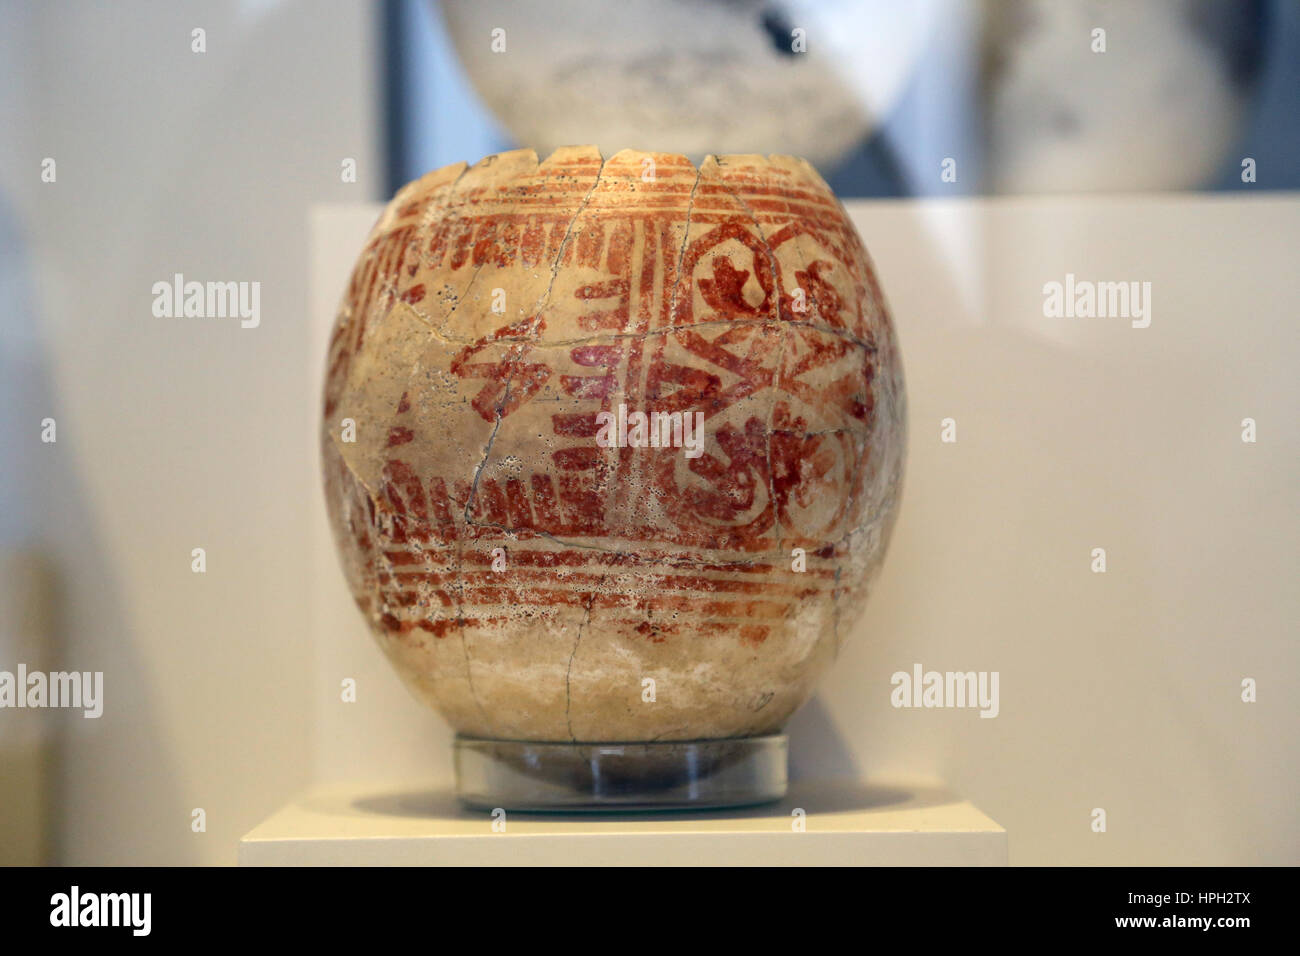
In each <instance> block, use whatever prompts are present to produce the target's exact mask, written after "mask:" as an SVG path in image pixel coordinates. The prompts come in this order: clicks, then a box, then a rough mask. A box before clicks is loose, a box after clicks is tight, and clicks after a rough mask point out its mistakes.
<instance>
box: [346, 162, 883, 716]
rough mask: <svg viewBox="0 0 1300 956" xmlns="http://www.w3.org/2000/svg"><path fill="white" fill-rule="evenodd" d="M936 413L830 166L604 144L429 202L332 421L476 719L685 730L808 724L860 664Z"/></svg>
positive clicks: (379, 558)
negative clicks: (832, 688)
mask: <svg viewBox="0 0 1300 956" xmlns="http://www.w3.org/2000/svg"><path fill="white" fill-rule="evenodd" d="M620 406H622V408H623V409H624V411H625V413H626V414H627V416H628V417H630V418H631V419H632V427H631V429H630V438H631V440H630V441H628V442H626V443H623V444H624V445H625V446H624V447H618V445H619V443H618V442H615V443H613V444H612V445H611V444H610V443H609V442H606V441H604V439H605V438H606V437H608V432H609V430H608V429H602V428H601V424H602V421H603V419H601V418H598V416H599V415H600V413H602V412H607V413H612V414H618V410H619V408H620ZM638 412H639V413H643V414H645V415H646V416H647V417H648V416H652V415H658V416H670V415H674V414H680V415H682V416H689V417H690V418H691V420H695V418H696V416H697V415H698V416H699V417H700V420H702V421H703V434H702V446H701V447H700V448H699V449H698V454H697V455H696V454H692V452H691V449H689V448H684V447H653V446H651V447H645V446H643V444H642V443H638V441H637V440H636V439H637V438H638V437H639V436H638V431H637V429H636V427H635V413H638ZM904 420H905V411H904V393H903V382H902V370H901V364H900V361H899V356H898V350H897V344H896V340H895V336H894V331H893V328H892V325H891V322H890V319H889V316H888V312H887V310H886V306H885V302H884V297H883V295H882V293H881V290H880V286H879V284H878V283H877V281H876V278H875V275H874V273H873V271H872V267H871V264H870V261H869V259H868V257H867V254H866V250H865V249H864V248H863V246H862V243H861V240H860V239H859V237H858V235H857V233H856V232H855V231H854V229H853V226H852V225H851V224H850V223H849V221H848V218H847V216H846V215H845V213H844V211H843V208H842V206H841V205H840V204H839V202H838V201H837V200H836V199H835V197H834V196H833V195H832V194H831V192H830V190H829V189H828V188H827V186H826V185H825V183H824V182H823V181H822V180H821V178H820V177H819V176H818V175H817V173H816V172H815V171H814V170H813V168H812V167H811V166H809V165H808V164H807V163H805V162H803V161H802V160H798V159H795V158H793V157H783V156H773V157H761V156H724V157H718V158H714V157H709V158H708V159H706V160H705V161H704V163H703V164H702V165H701V166H700V167H699V168H698V169H697V168H696V167H695V166H694V165H692V164H691V163H690V162H689V161H688V160H686V159H685V158H683V157H681V156H676V155H671V154H661V153H642V152H634V151H630V150H625V151H623V152H620V153H617V154H615V155H614V156H612V157H610V158H609V159H607V160H605V159H602V157H601V156H600V154H599V153H598V152H597V151H596V150H595V149H594V148H591V147H576V148H567V149H562V150H558V151H557V152H556V153H554V154H552V155H551V156H550V157H549V158H548V159H546V160H545V161H544V162H541V163H539V162H538V159H537V156H536V155H535V154H534V153H533V152H532V151H531V150H516V151H513V152H509V153H502V154H499V155H497V156H490V157H488V158H486V159H484V160H483V161H481V162H480V163H478V164H477V165H475V166H472V167H466V166H465V165H464V164H461V165H458V166H452V167H447V168H445V169H441V170H437V171H436V172H432V173H430V174H428V175H427V176H425V177H423V178H422V179H420V180H417V181H416V182H414V183H411V184H409V185H407V186H406V187H404V188H403V189H402V190H401V191H400V192H399V193H398V195H397V196H396V197H395V198H394V199H393V201H392V203H390V204H389V206H388V207H387V209H386V210H385V211H384V214H383V215H382V216H381V218H380V220H379V222H378V223H377V224H376V225H375V228H374V230H373V231H372V233H371V236H370V238H369V240H368V241H367V244H366V246H365V248H364V250H363V251H362V253H361V256H360V258H359V260H358V262H357V265H356V268H355V271H354V273H353V276H352V279H351V282H350V284H349V288H348V290H347V292H346V293H345V295H344V299H343V302H342V305H341V308H340V312H339V317H338V321H337V324H336V327H335V331H334V335H333V338H332V341H331V346H330V351H329V358H328V369H327V378H326V388H325V400H324V414H323V418H322V432H321V437H322V450H323V459H324V474H325V487H326V496H327V501H328V505H329V510H330V514H331V520H332V522H333V525H334V531H335V535H336V539H337V541H338V544H339V550H340V554H341V557H342V561H343V565H344V569H345V572H346V575H347V578H348V581H349V584H350V586H351V589H352V593H353V595H354V597H355V599H356V602H357V604H358V606H359V607H360V608H361V610H362V612H363V613H364V614H365V616H366V618H367V620H368V621H369V623H370V625H371V628H372V630H373V632H374V634H375V636H376V638H377V640H378V642H379V644H380V646H381V648H382V649H383V650H384V652H385V653H386V654H387V656H388V658H389V659H390V660H391V661H392V662H393V664H394V666H395V667H396V668H397V670H398V672H399V673H400V674H401V676H402V677H403V679H404V680H405V681H406V683H407V684H408V685H409V686H410V687H411V688H412V690H413V691H414V692H415V693H416V695H417V696H419V697H420V698H422V699H424V700H426V701H427V702H428V703H430V704H431V705H433V706H434V707H436V708H437V709H438V710H439V711H440V712H441V713H442V714H443V716H444V717H445V718H446V719H447V720H448V721H449V722H450V723H451V724H452V725H453V726H454V727H455V728H456V729H457V730H459V731H461V732H463V733H468V734H473V735H477V736H488V737H505V738H522V739H534V740H580V741H595V740H627V741H630V740H656V739H658V740H685V739H694V738H705V737H726V736H739V735H750V734H757V733H765V732H769V731H773V730H776V729H779V728H780V727H781V726H782V725H783V724H784V723H785V721H786V719H787V718H788V717H789V716H790V714H791V713H792V712H793V711H794V710H795V709H796V708H797V707H798V706H799V705H800V704H802V703H803V702H804V701H805V700H806V699H807V698H808V696H809V695H810V694H811V693H812V690H813V686H814V682H815V681H816V679H817V676H818V674H819V673H821V672H822V671H823V670H824V669H825V668H826V667H828V666H830V665H831V663H832V662H833V661H834V659H835V656H836V653H837V650H838V646H839V642H840V640H841V639H842V637H843V635H844V634H846V633H847V631H848V628H849V627H850V625H851V624H852V622H853V620H854V618H855V616H856V614H857V612H858V611H859V610H860V609H861V606H862V602H863V601H864V600H865V598H866V594H867V590H868V585H869V583H870V581H871V579H872V577H873V575H874V572H875V571H876V569H877V568H878V566H879V564H880V562H881V560H882V559H883V556H884V551H885V547H886V545H887V543H888V538H889V532H890V529H891V527H892V524H893V519H894V514H895V508H896V504H897V498H898V494H899V490H900V481H901V472H902V464H903V455H904V444H905V434H904ZM614 431H615V432H617V428H615V429H614ZM669 437H674V436H672V435H671V433H669ZM671 444H672V443H671V442H670V445H671ZM678 444H680V443H678ZM801 556H802V558H801Z"/></svg>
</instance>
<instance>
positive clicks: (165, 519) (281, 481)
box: [0, 2, 382, 863]
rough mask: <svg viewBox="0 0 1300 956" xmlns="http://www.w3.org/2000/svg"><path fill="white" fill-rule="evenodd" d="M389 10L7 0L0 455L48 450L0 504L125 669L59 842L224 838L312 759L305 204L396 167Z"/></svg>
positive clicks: (71, 780)
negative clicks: (10, 286) (253, 299)
mask: <svg viewBox="0 0 1300 956" xmlns="http://www.w3.org/2000/svg"><path fill="white" fill-rule="evenodd" d="M377 15H378V14H377V10H376V9H374V8H373V7H371V6H370V5H367V4H354V3H344V2H325V3H306V2H295V3H265V2H262V3H259V2H244V3H233V2H232V3H212V4H204V5H201V6H198V5H189V4H165V3H130V2H128V3H111V4H107V3H57V4H54V3H49V4H45V3H42V4H36V3H32V4H28V3H8V4H4V5H3V6H0V45H2V48H0V108H2V109H3V113H2V114H0V130H2V131H3V132H0V136H3V138H4V149H3V150H2V151H0V202H2V203H3V204H4V206H5V207H7V211H8V213H9V215H10V216H11V217H12V220H13V222H15V223H16V229H17V231H18V233H19V235H20V236H21V239H22V242H23V248H22V249H21V251H20V252H16V251H15V250H14V249H13V247H12V246H7V247H6V249H5V259H6V264H7V265H8V264H9V263H12V262H14V261H16V257H17V256H19V255H21V257H22V261H23V262H24V263H25V265H24V266H23V267H22V274H24V275H25V276H26V282H25V283H24V284H25V285H26V288H27V291H28V292H29V298H28V300H27V301H26V302H19V303H15V302H14V301H13V299H9V300H8V301H7V302H6V309H5V314H3V316H0V347H2V349H3V352H4V354H5V355H6V369H9V368H14V369H20V370H22V375H23V382H24V384H23V385H22V386H21V388H19V389H13V390H12V391H11V390H10V389H8V388H7V389H6V392H5V397H6V399H7V400H8V401H9V402H11V406H10V407H11V408H14V407H19V408H21V412H14V413H13V414H11V415H7V416H6V421H15V422H18V423H19V426H20V427H19V426H15V428H14V432H15V436H14V437H13V438H12V440H8V441H7V442H6V446H5V447H4V448H3V449H2V450H0V455H3V456H5V457H6V458H8V459H9V460H10V461H11V462H13V463H15V467H14V469H13V470H14V471H15V472H18V473H20V474H22V475H24V476H26V477H27V478H28V479H30V482H29V485H28V488H27V490H25V491H23V492H22V500H18V497H17V496H15V495H14V494H13V493H12V492H10V491H7V492H6V493H5V497H4V498H3V504H4V508H5V510H6V512H7V513H8V514H15V513H21V514H23V515H26V516H27V520H25V521H23V522H17V521H13V522H6V527H10V528H11V532H10V537H11V538H18V537H20V536H34V537H35V538H36V539H37V541H38V543H39V544H40V546H41V547H42V548H43V549H44V550H46V551H47V552H49V553H50V555H51V558H52V560H53V563H54V564H55V566H56V568H57V570H58V572H59V587H60V588H61V600H60V624H59V631H60V634H61V641H62V647H61V648H59V656H60V659H61V661H62V664H63V666H64V667H67V668H75V669H78V670H102V671H104V673H105V683H106V709H105V714H104V716H103V717H102V718H101V719H99V720H98V721H94V720H84V719H62V718H63V717H66V715H60V718H61V719H60V720H59V728H60V730H61V731H62V732H63V736H64V742H63V748H62V753H61V754H60V755H59V758H58V760H57V764H56V766H57V770H56V778H55V791H54V794H53V796H52V799H53V801H54V805H55V810H56V814H57V830H56V833H55V849H56V858H57V859H58V860H60V861H63V862H72V863H110V862H112V863H126V862H129V863H182V862H184V863H189V862H203V863H231V862H233V861H234V858H235V844H236V841H237V840H238V837H239V836H240V835H241V834H242V833H243V832H245V831H246V830H248V829H249V828H250V827H251V826H252V825H253V824H255V823H256V822H257V821H258V820H259V819H260V818H261V817H263V816H264V815H266V814H267V813H269V812H270V811H271V810H272V809H274V808H275V807H276V806H277V805H278V804H280V803H281V802H282V801H283V800H285V799H287V798H288V796H289V795H290V794H291V793H292V792H294V791H295V790H297V789H298V788H300V787H301V786H303V785H304V784H305V783H306V782H307V780H308V777H309V775H310V769H309V765H310V752H311V746H312V744H311V735H312V731H311V726H312V719H311V718H312V701H313V696H312V689H313V688H312V682H313V669H312V652H311V643H310V634H309V625H308V620H309V608H308V603H309V594H310V574H309V567H310V560H309V558H308V556H307V553H306V552H305V550H304V542H305V540H306V537H307V529H308V525H307V514H308V511H307V509H308V502H309V500H310V498H311V496H313V495H316V494H318V490H317V488H318V480H317V469H316V445H315V440H314V422H313V421H312V419H311V417H310V413H309V409H308V404H307V402H306V401H305V400H304V396H306V395H307V394H308V393H309V392H310V391H312V390H314V389H315V388H316V374H317V373H316V370H315V369H309V368H308V367H307V363H306V354H307V345H306V341H307V335H308V321H307V320H308V295H309V292H308V207H309V205H310V204H311V203H314V202H319V201H340V200H360V199H368V198H374V197H376V196H378V195H379V191H380V188H381V187H380V185H379V184H380V182H381V181H382V171H381V170H380V168H379V166H378V161H377V156H376V146H377V139H378V136H377V132H376V125H377V124H376V121H375V111H376V109H377V104H378V102H379V96H378V93H377V90H376V88H375V84H376V80H377V70H378V67H377V65H376V64H377V57H376V56H375V55H374V50H375V20H376V18H377ZM195 27H203V28H204V29H206V31H207V52H206V53H204V54H195V53H192V52H191V46H190V44H191V33H190V31H191V30H192V29H193V28H195ZM46 156H50V157H54V158H55V160H56V161H57V174H58V180H57V182H56V183H54V184H45V183H42V182H41V180H40V163H41V160H42V158H43V157H46ZM343 157H354V158H356V159H357V161H358V165H359V170H360V177H359V180H360V181H359V182H358V183H357V184H351V185H347V184H343V183H342V182H340V162H341V160H342V159H343ZM175 272H182V273H184V274H185V275H186V276H187V277H191V278H194V279H199V280H209V279H211V280H235V281H260V282H261V283H262V303H261V305H262V323H261V327H260V328H257V329H241V328H240V327H239V324H238V322H237V321H233V320H204V319H189V320H179V319H176V320H172V319H158V318H154V317H153V315H152V313H151V304H152V294H151V292H150V289H151V286H152V284H153V283H154V282H156V281H159V280H165V279H167V278H168V277H170V276H171V275H172V274H173V273H175ZM15 374H17V373H15ZM11 381H12V380H11ZM11 396H12V397H11ZM46 415H50V416H53V417H55V418H56V419H57V421H58V442H57V444H54V445H42V444H41V443H40V441H39V421H40V419H41V418H42V417H45V416H46ZM6 438H7V439H8V438H9V435H6ZM23 525H25V526H26V527H25V528H24V527H23ZM195 547H203V548H205V549H206V550H207V573H206V574H202V575H199V574H193V573H191V570H190V552H191V549H192V548H195ZM0 666H3V667H10V666H11V662H7V661H6V662H3V663H0ZM3 719H4V717H3V716H2V715H0V720H3ZM0 786H2V785H0ZM2 799H3V798H2V797H0V802H2ZM195 807H202V808H204V809H205V810H206V813H207V832H206V833H202V834H195V833H192V832H191V829H190V820H191V811H192V809H193V808H195Z"/></svg>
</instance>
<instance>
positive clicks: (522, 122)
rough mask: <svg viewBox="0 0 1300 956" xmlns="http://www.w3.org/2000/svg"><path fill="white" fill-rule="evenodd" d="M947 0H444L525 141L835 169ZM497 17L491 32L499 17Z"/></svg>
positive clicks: (504, 114) (487, 87) (880, 108)
mask: <svg viewBox="0 0 1300 956" xmlns="http://www.w3.org/2000/svg"><path fill="white" fill-rule="evenodd" d="M948 3H949V0H918V2H914V3H909V4H896V3H890V2H887V0H822V2H813V0H787V2H781V3H775V2H767V0H728V2H715V0H624V2H620V3H618V4H607V3H597V2H593V0H551V2H548V3H538V4H521V3H511V2H508V0H474V2H468V0H443V2H442V4H441V6H442V10H443V15H444V18H445V20H446V24H447V30H448V33H449V34H450V35H451V37H452V39H453V40H454V42H455V46H456V51H457V53H458V55H459V57H460V60H461V62H462V64H463V65H464V67H465V70H466V72H467V73H468V74H469V76H470V78H471V79H472V81H473V83H474V86H475V88H476V89H477V91H478V92H479V94H480V95H481V96H482V97H483V99H484V101H485V102H486V103H487V105H488V106H489V107H490V108H491V109H492V111H493V112H494V113H495V114H496V115H497V117H498V118H499V119H500V120H501V122H502V123H503V124H504V125H505V126H506V128H507V129H508V130H509V131H510V133H511V134H512V135H513V136H514V137H515V138H516V140H517V141H518V142H519V143H520V144H521V145H526V146H532V147H534V148H535V149H537V150H538V152H539V153H541V154H543V155H545V154H546V153H549V152H550V151H551V150H553V149H555V148H556V147H558V146H565V145H571V144H574V143H596V144H597V145H598V146H599V147H600V149H601V151H602V153H603V154H604V155H606V156H610V155H613V154H614V153H615V152H617V151H618V150H619V149H622V148H624V147H633V148H640V149H648V150H656V151H660V152H671V153H684V154H685V155H687V156H689V157H691V158H692V159H693V160H695V161H697V162H698V161H699V160H701V159H702V158H703V157H704V156H705V155H706V154H709V153H718V154H722V153H790V154H794V155H798V156H802V157H804V158H805V159H807V160H809V161H810V162H812V163H813V164H814V165H815V166H818V167H820V168H822V169H828V168H832V167H833V166H834V165H835V164H836V163H837V162H838V161H839V160H841V159H842V158H843V157H844V155H845V154H846V153H848V152H849V150H851V149H852V148H853V147H854V146H855V145H857V144H858V143H859V142H860V141H862V140H863V139H864V138H865V137H866V136H867V135H868V134H869V133H870V132H871V131H872V130H873V129H875V128H876V126H878V125H879V123H880V121H881V120H882V119H883V118H884V117H886V116H887V115H888V114H889V111H890V110H891V108H892V107H893V106H894V104H895V102H896V101H897V100H898V98H899V96H900V94H901V93H902V91H903V89H904V86H905V84H906V82H907V80H908V78H909V77H910V76H911V74H912V70H913V66H914V65H915V63H916V61H917V60H918V58H919V57H920V55H921V53H922V52H923V49H924V46H925V43H926V41H927V38H928V37H929V35H930V32H931V30H932V28H933V27H934V25H935V22H936V20H937V19H938V17H939V15H940V13H941V11H942V10H943V9H944V8H945V7H946V6H948ZM498 31H499V32H498Z"/></svg>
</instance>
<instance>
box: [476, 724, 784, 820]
mask: <svg viewBox="0 0 1300 956" xmlns="http://www.w3.org/2000/svg"><path fill="white" fill-rule="evenodd" d="M786 755H787V738H786V736H785V734H769V735H767V736H763V737H734V738H727V739H723V740H684V741H653V742H642V743H568V742H544V741H530V740H488V739H484V738H478V737H465V736H460V735H457V737H456V744H455V761H456V795H457V797H459V799H460V801H461V802H462V803H463V804H465V805H466V806H468V807H472V808H474V809H481V810H494V809H497V808H501V809H504V810H523V811H555V812H561V811H574V810H583V811H591V810H597V811H599V810H681V809H701V810H702V809H710V808H722V807H745V806H753V805H756V804H761V803H769V802H771V801H773V800H779V799H781V797H783V796H785V790H786V762H787V756H786Z"/></svg>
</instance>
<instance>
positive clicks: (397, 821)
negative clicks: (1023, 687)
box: [239, 782, 1007, 866]
mask: <svg viewBox="0 0 1300 956" xmlns="http://www.w3.org/2000/svg"><path fill="white" fill-rule="evenodd" d="M800 811H802V813H800ZM498 817H500V814H498ZM503 824H504V827H503V826H502V825H503ZM495 825H496V827H497V829H496V830H494V829H493V826H494V820H493V816H492V815H490V814H487V813H481V812H474V811H470V810H465V809H462V808H461V807H460V806H459V805H458V804H457V802H456V800H455V798H454V796H453V795H452V794H451V793H450V792H448V791H447V790H445V789H435V788H433V787H423V788H422V787H420V786H418V785H410V784H407V785H400V784H399V785H395V786H388V787H384V786H377V785H375V784H349V785H334V786H326V787H320V788H317V789H314V790H312V791H310V792H309V793H307V794H306V795H305V796H304V797H302V798H300V799H298V800H296V801H294V802H293V803H291V804H289V805H288V806H286V807H285V808H283V809H282V810H280V811H279V812H277V813H275V814H273V815H272V816H271V817H270V818H269V819H267V820H265V821H264V822H263V823H261V824H260V825H258V826H257V827H255V828H254V829H253V830H252V831H251V832H250V833H248V834H247V835H246V836H245V837H244V838H243V839H242V840H241V841H240V843H239V862H240V864H241V865H245V866H328V865H376V866H385V865H387V866H421V865H426V866H427V865H450V866H478V865H588V866H674V865H681V866H689V865H701V864H703V865H767V866H772V865H793V866H808V865H826V866H853V865H860V866H949V865H965V866H1004V865H1006V862H1007V834H1006V831H1005V830H1004V829H1002V827H1000V826H999V825H998V824H997V823H995V822H994V821H993V820H991V819H989V818H988V817H987V816H985V815H984V814H983V813H981V812H980V811H979V810H977V809H976V808H975V807H974V806H972V805H971V804H970V803H968V802H966V801H964V800H962V799H960V798H959V797H955V796H953V795H951V794H948V793H945V792H944V791H942V790H939V789H935V788H927V787H916V786H904V785H898V786H889V785H872V786H863V785H860V784H852V783H848V784H845V783H836V784H833V785H829V786H817V785H813V784H811V783H807V782H805V783H800V784H794V785H792V786H791V788H790V793H789V794H788V795H787V796H786V798H785V799H784V800H782V801H781V802H780V803H775V804H771V805H768V806H765V807H755V808H751V809H747V810H721V811H692V812H670V813H653V814H652V813H618V814H537V813H527V814H525V813H509V814H505V816H504V819H498V820H497V821H496V824H495Z"/></svg>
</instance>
